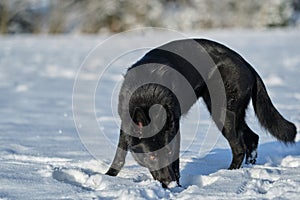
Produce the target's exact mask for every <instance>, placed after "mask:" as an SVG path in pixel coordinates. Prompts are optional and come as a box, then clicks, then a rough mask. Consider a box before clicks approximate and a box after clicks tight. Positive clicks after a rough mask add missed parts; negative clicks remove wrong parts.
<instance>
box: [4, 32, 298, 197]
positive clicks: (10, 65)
mask: <svg viewBox="0 0 300 200" xmlns="http://www.w3.org/2000/svg"><path fill="white" fill-rule="evenodd" d="M188 36H193V37H204V38H210V39H214V40H217V41H219V42H221V43H223V44H226V45H227V46H229V47H231V48H233V49H235V50H236V51H238V52H239V53H240V54H241V55H242V56H243V57H244V58H246V60H248V61H249V62H250V63H251V64H252V65H253V66H254V68H255V69H256V70H257V71H258V72H259V74H260V75H261V77H262V78H263V80H264V82H265V84H266V86H267V88H268V92H269V95H270V96H271V99H272V101H273V103H274V104H275V106H276V107H277V109H278V110H279V111H280V113H281V114H282V115H283V116H285V117H286V118H287V119H288V120H290V121H292V122H294V123H295V124H296V126H297V129H298V130H299V128H300V89H299V86H300V84H299V83H300V78H299V77H300V70H299V69H300V56H299V55H300V31H297V30H285V31H284V30H273V31H255V32H250V31H212V32H204V33H201V32H200V33H192V34H190V35H188ZM151 37H152V38H153V40H154V39H159V40H155V41H156V43H154V42H152V39H149V37H147V36H145V35H143V34H137V35H136V36H132V37H123V39H122V38H121V39H120V38H118V39H116V40H115V41H114V42H112V43H111V45H110V46H109V48H106V49H105V52H101V51H97V49H96V50H94V51H91V50H92V49H94V48H95V47H96V46H97V44H99V43H100V42H102V41H104V39H106V38H107V37H106V36H38V37H33V36H26V35H25V36H15V37H13V36H1V37H0V80H1V81H0V91H1V95H0V106H1V109H0V113H1V115H0V116H1V117H0V199H241V198H242V199H256V198H257V199H273V198H275V199H298V198H299V196H300V136H299V134H298V135H297V137H296V143H295V144H294V145H290V146H286V145H284V144H282V143H280V142H277V141H276V140H275V139H274V138H272V137H271V135H269V134H267V133H266V132H265V131H264V130H262V129H261V128H260V126H259V124H258V121H257V119H256V118H255V116H254V113H253V109H252V106H250V107H249V110H248V112H247V121H248V123H249V125H250V127H251V128H252V129H253V130H254V131H255V132H256V133H258V134H259V135H260V146H259V149H258V160H257V164H256V165H254V166H251V165H243V168H241V169H239V170H233V171H229V170H226V168H227V167H228V166H229V164H230V161H231V152H230V149H229V146H228V144H227V141H226V140H225V139H224V138H223V137H222V136H221V135H220V134H219V132H218V131H217V130H213V132H214V134H213V135H214V136H210V135H209V136H208V138H206V137H205V136H206V133H207V132H208V131H207V130H208V129H209V127H211V121H210V118H209V115H208V113H207V111H206V109H205V107H204V106H203V104H202V102H201V101H199V103H198V104H196V105H195V106H194V107H193V110H192V111H191V112H190V114H189V115H188V116H186V117H185V118H184V119H183V120H182V144H181V145H182V152H181V167H180V168H181V183H182V187H181V188H180V187H174V188H171V189H163V188H162V187H161V185H160V183H159V182H157V181H154V180H153V179H152V177H151V175H150V173H149V172H148V171H147V169H145V168H142V167H140V166H139V165H137V163H136V162H135V161H134V160H133V159H132V158H131V157H130V155H129V156H128V157H127V160H126V164H125V167H124V168H123V170H122V171H121V172H120V174H119V175H118V176H117V177H109V176H105V175H103V174H104V173H105V172H106V170H107V169H108V167H109V164H110V162H111V161H112V159H113V156H114V153H115V148H116V147H115V145H116V143H117V140H118V124H119V120H118V119H114V117H113V116H114V115H113V113H115V110H116V103H117V99H116V98H117V97H116V94H117V90H118V85H119V84H120V81H122V76H121V75H122V74H124V72H125V71H126V68H127V67H129V65H130V64H131V63H133V62H134V61H135V60H136V59H137V58H138V57H140V56H141V55H143V53H144V52H145V51H146V50H147V49H149V48H150V47H153V46H157V45H159V44H163V43H165V42H167V41H169V40H170V39H172V37H171V36H170V35H168V34H161V35H157V34H154V35H152V36H151ZM151 37H150V38H151ZM141 41H142V42H143V41H146V43H147V45H144V46H143V45H142V46H143V47H147V48H143V49H142V50H141V51H134V52H135V53H126V54H124V55H123V56H120V55H119V54H120V51H119V50H120V49H122V48H124V49H126V47H130V46H131V45H133V44H139V43H141ZM158 41H159V42H158ZM100 49H101V45H100ZM90 52H91V53H90ZM88 55H90V56H88ZM87 56H88V57H87ZM118 56H119V57H118ZM111 57H113V58H115V60H114V61H113V62H111V60H109V59H111ZM84 61H85V62H84ZM110 62H111V65H109V66H108V69H107V70H106V71H105V73H103V74H97V73H99V72H100V71H101V70H103V69H104V67H107V65H106V63H110ZM80 66H82V67H84V68H85V69H84V70H82V71H81V73H80V75H81V78H82V80H81V83H80V84H81V85H83V86H84V87H83V88H86V89H82V90H80V92H79V93H78V92H77V93H76V95H77V96H79V97H81V99H82V102H83V103H82V105H83V106H82V107H81V106H80V107H79V108H78V107H76V108H75V109H78V110H79V113H80V114H82V115H84V116H85V118H84V119H86V123H87V124H88V122H89V121H91V122H92V121H95V120H97V122H98V123H99V124H98V127H97V128H98V129H99V131H98V133H99V134H96V135H95V133H96V132H95V130H91V132H90V133H87V132H89V131H87V132H85V131H83V130H89V129H82V130H80V128H81V124H80V122H79V123H77V122H76V125H77V126H75V123H74V116H73V110H72V95H73V85H74V81H75V77H76V74H77V72H78V70H79V68H80ZM97 70H98V71H97ZM99 70H100V71H99ZM95 72H97V73H95ZM99 77H100V79H101V80H100V79H99ZM98 79H99V82H97V83H99V84H98V85H97V88H96V90H95V91H94V93H93V94H94V95H95V104H94V105H93V106H95V110H89V109H86V110H85V107H84V104H86V103H91V102H90V101H89V99H87V98H88V94H86V93H88V92H89V90H91V89H93V88H89V86H90V83H92V82H95V80H96V81H98ZM85 92H86V93H85ZM79 99H80V98H79ZM93 106H92V107H93ZM80 109H81V110H80ZM198 111H200V112H198ZM197 116H198V117H197ZM193 125H197V127H198V129H197V131H196V132H195V133H194V132H192V131H191V129H190V127H191V126H193ZM76 127H77V129H76ZM193 127H195V126H193ZM77 130H79V132H78V131H77ZM100 130H101V131H100ZM91 133H92V134H91ZM103 133H105V134H103ZM298 133H299V132H298ZM93 134H94V135H93ZM219 136H220V137H219ZM210 137H212V138H210ZM203 141H205V143H203ZM206 147H207V148H206Z"/></svg>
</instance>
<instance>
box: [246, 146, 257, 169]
mask: <svg viewBox="0 0 300 200" xmlns="http://www.w3.org/2000/svg"><path fill="white" fill-rule="evenodd" d="M256 158H257V149H254V150H252V151H251V152H247V153H246V161H245V163H246V164H247V165H248V164H252V165H254V164H255V163H256Z"/></svg>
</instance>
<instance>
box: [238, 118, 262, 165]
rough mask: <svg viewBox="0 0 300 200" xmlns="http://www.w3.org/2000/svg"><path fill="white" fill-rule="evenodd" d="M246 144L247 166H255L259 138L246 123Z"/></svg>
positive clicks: (244, 126) (244, 129)
mask: <svg viewBox="0 0 300 200" xmlns="http://www.w3.org/2000/svg"><path fill="white" fill-rule="evenodd" d="M242 132H243V137H244V143H245V145H246V161H245V163H246V164H255V162H256V158H257V145H258V139H259V136H258V135H257V134H256V133H254V132H253V131H252V130H251V129H250V128H249V126H248V125H247V124H246V123H245V122H244V123H243V125H242Z"/></svg>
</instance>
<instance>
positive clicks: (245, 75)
mask: <svg viewBox="0 0 300 200" xmlns="http://www.w3.org/2000/svg"><path fill="white" fill-rule="evenodd" d="M192 43H197V44H198V45H201V47H202V48H203V49H204V50H205V51H206V53H207V54H208V55H209V56H210V58H211V59H212V60H213V62H214V64H213V65H210V64H207V62H206V61H205V58H204V57H203V56H204V55H205V53H203V54H202V53H199V52H203V50H201V49H200V50H199V49H196V48H197V46H196V47H193V48H194V50H195V51H194V50H192V51H191V44H192ZM168 50H171V51H168ZM173 50H175V51H173ZM174 52H183V54H185V55H186V56H181V55H177V54H176V53H174ZM186 57H189V58H191V60H192V61H190V60H187V59H186ZM193 59H194V61H193ZM191 62H193V64H192V63H191ZM197 62H198V63H197ZM195 63H197V64H196V65H197V66H195ZM203 63H204V64H203ZM141 66H144V67H145V68H144V70H143V71H142V73H138V72H135V71H134V69H138V68H141ZM170 68H171V69H175V70H176V71H177V72H179V73H180V74H181V75H183V77H184V78H185V79H186V80H187V81H188V82H189V84H190V85H191V87H192V88H193V92H194V94H195V95H196V98H193V97H192V95H191V94H190V93H188V92H187V91H186V88H184V87H183V86H182V83H181V82H180V81H179V77H178V76H177V75H174V74H172V73H171V72H170V70H169V69H170ZM199 69H201V70H202V73H199ZM214 70H218V72H219V73H220V75H221V80H217V79H215V78H214V76H215V72H214ZM143 76H144V77H143ZM147 77H151V78H152V79H153V80H155V81H154V82H153V83H149V84H145V85H143V86H141V87H138V88H137V89H136V88H135V86H136V85H138V84H139V82H138V81H137V79H143V78H145V79H146V78H147ZM220 81H221V82H222V83H218V82H220ZM170 82H171V83H170ZM160 83H162V84H160ZM164 84H169V85H170V87H168V88H167V87H165V85H164ZM208 84H211V85H215V86H213V87H212V88H213V90H212V91H210V90H209V87H208ZM218 84H222V85H223V86H224V89H225V93H226V102H225V104H222V103H220V104H218V103H217V104H215V105H214V104H213V103H212V102H213V100H214V99H212V98H218V94H219V93H220V92H221V87H219V86H220V85H218ZM130 92H131V93H130ZM175 94H182V96H183V97H185V98H184V99H185V100H184V103H182V102H181V103H179V102H180V100H179V99H178V96H176V95H175ZM200 97H202V98H203V99H204V102H205V103H206V105H207V108H208V110H209V111H210V112H211V113H212V110H213V109H214V106H215V108H216V109H217V112H216V114H214V115H213V114H212V118H213V120H214V121H215V123H216V125H217V126H218V128H219V129H220V131H221V132H222V133H223V135H224V136H225V138H226V139H227V140H228V142H229V145H230V147H231V150H232V156H233V158H232V162H231V165H230V166H229V169H237V168H240V166H241V164H242V161H243V159H244V157H245V155H246V163H252V164H254V163H255V161H256V156H257V155H256V153H255V152H256V149H257V145H258V139H259V137H258V135H257V134H255V133H254V132H253V131H252V130H251V129H250V128H249V127H248V126H247V124H246V122H245V111H246V109H247V106H248V104H249V101H250V99H251V98H252V100H253V106H254V109H255V113H256V115H257V117H258V119H259V122H260V123H261V125H262V126H263V127H265V128H266V129H267V130H268V131H269V132H270V133H271V134H272V135H273V136H275V137H276V138H277V139H278V140H280V141H282V142H284V143H292V142H294V139H295V135H296V127H295V125H294V124H293V123H291V122H289V121H287V120H285V119H284V118H283V117H282V116H281V115H280V114H279V112H278V111H277V110H276V108H275V107H274V106H273V104H272V102H271V100H270V98H269V96H268V94H267V91H266V88H265V86H264V84H263V82H262V80H261V78H260V77H259V75H258V74H257V72H256V71H255V70H254V69H253V68H252V67H251V66H250V64H249V63H248V62H247V61H245V60H244V59H243V58H242V57H241V56H240V55H239V54H237V53H236V52H234V51H233V50H231V49H229V48H227V47H225V46H224V45H222V44H219V43H216V42H213V41H209V40H205V39H187V40H179V41H173V42H170V43H167V44H165V45H163V46H161V47H158V48H156V49H153V50H151V51H150V52H148V53H147V54H146V55H145V56H144V57H143V58H142V59H141V60H139V61H138V62H137V63H135V64H134V65H133V66H132V67H131V68H129V69H128V72H127V74H126V75H125V80H124V83H123V85H122V88H121V91H120V95H119V115H120V117H121V120H122V127H125V126H126V127H127V129H126V128H125V129H123V128H122V130H121V131H120V138H119V144H118V147H119V148H118V149H117V152H116V155H115V158H114V161H113V163H112V165H111V167H110V169H109V170H108V172H107V173H106V174H108V175H111V176H116V175H117V174H118V172H119V171H120V170H121V168H122V167H123V165H124V163H125V156H126V153H127V151H128V150H129V151H131V153H132V154H133V157H134V158H135V159H136V160H137V162H138V163H139V164H141V165H142V166H145V167H147V168H149V170H150V172H151V174H152V176H153V177H154V179H156V180H158V181H160V182H161V183H162V186H163V187H167V185H168V184H169V183H170V182H171V181H177V183H178V185H179V178H180V173H179V149H180V134H179V132H180V130H179V121H180V117H181V116H182V115H183V114H185V113H187V112H188V110H189V109H190V107H191V106H192V105H193V104H194V103H195V101H196V100H197V99H198V98H200ZM155 104H159V105H161V106H162V107H163V108H164V110H165V111H166V122H165V124H163V127H162V128H161V130H160V131H159V132H158V133H157V134H156V135H150V137H145V135H144V134H146V133H145V132H143V131H142V130H143V129H142V128H143V127H144V126H147V125H148V124H150V123H154V124H158V123H159V122H160V121H162V119H161V116H160V115H155V113H154V114H153V113H152V114H151V113H150V111H149V109H150V108H151V107H152V106H153V105H155ZM222 112H225V120H224V122H220V117H221V113H222ZM128 113H129V114H128ZM129 115H130V116H129ZM151 115H153V116H151ZM129 117H130V118H132V120H133V122H132V123H135V124H136V125H140V127H141V130H136V127H137V126H135V128H133V126H132V124H128V118H129ZM155 120H156V121H155ZM141 125H142V126H141ZM128 127H129V128H128ZM124 130H126V131H124ZM125 132H126V133H125ZM129 132H130V134H128V133H129ZM139 134H141V135H142V137H141V136H140V135H139ZM172 140H173V141H175V142H174V143H172V145H170V146H167V145H168V144H170V143H171V141H172ZM165 146H167V148H166V149H167V150H166V152H164V153H160V154H159V155H156V154H155V153H153V152H155V151H157V150H159V149H161V148H163V147H165ZM139 153H145V154H143V157H141V156H139V155H140V154H139ZM145 155H146V156H145ZM148 156H149V157H148ZM161 162H170V163H169V165H166V166H165V165H162V166H163V167H160V168H159V167H157V166H158V165H159V164H164V163H161ZM155 167H157V168H155Z"/></svg>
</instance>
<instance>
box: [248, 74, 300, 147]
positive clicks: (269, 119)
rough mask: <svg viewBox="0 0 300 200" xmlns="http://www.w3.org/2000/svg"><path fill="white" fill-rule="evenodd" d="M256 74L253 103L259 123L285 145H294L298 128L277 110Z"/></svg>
mask: <svg viewBox="0 0 300 200" xmlns="http://www.w3.org/2000/svg"><path fill="white" fill-rule="evenodd" d="M255 74H256V85H255V86H254V88H253V91H252V103H253V107H254V110H255V113H256V116H257V118H258V120H259V122H260V123H261V125H262V126H263V127H264V128H266V129H267V130H268V131H269V132H270V133H271V134H272V135H273V136H274V137H276V138H277V139H278V140H280V141H282V142H284V143H294V142H295V137H296V133H297V130H296V126H295V125H294V124H293V123H291V122H289V121H287V120H286V119H284V118H283V116H282V115H281V114H280V113H279V112H278V111H277V110H276V108H275V107H274V105H273V103H272V102H271V99H270V97H269V95H268V93H267V90H266V87H265V85H264V83H263V81H262V79H261V78H260V77H259V75H258V74H257V73H256V72H255Z"/></svg>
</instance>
